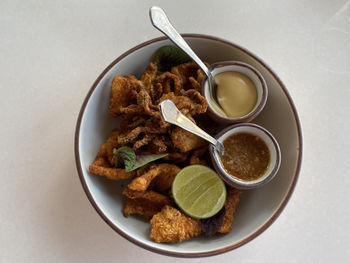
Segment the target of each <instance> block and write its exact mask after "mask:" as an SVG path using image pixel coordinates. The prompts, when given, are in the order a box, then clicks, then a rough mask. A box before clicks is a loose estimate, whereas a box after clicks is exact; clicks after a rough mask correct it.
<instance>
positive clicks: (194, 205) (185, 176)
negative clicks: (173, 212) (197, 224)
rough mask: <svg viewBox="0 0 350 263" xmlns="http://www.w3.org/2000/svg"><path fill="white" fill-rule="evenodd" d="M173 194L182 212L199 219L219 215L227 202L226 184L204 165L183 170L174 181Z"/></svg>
mask: <svg viewBox="0 0 350 263" xmlns="http://www.w3.org/2000/svg"><path fill="white" fill-rule="evenodd" d="M172 193H173V197H174V200H175V202H176V204H177V205H178V206H179V207H180V208H181V210H182V211H183V212H185V213H186V214H187V215H189V216H191V217H194V218H198V219H202V218H209V217H212V216H213V215H215V214H216V213H218V212H219V211H220V210H221V208H222V207H223V205H224V204H225V200H226V187H225V183H224V182H223V181H222V180H221V179H220V177H219V176H218V175H217V174H216V173H215V172H214V171H213V170H212V169H210V168H208V167H206V166H204V165H190V166H187V167H185V168H183V169H181V170H180V172H179V173H178V174H177V175H176V177H175V179H174V181H173V185H172Z"/></svg>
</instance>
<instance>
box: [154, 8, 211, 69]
mask: <svg viewBox="0 0 350 263" xmlns="http://www.w3.org/2000/svg"><path fill="white" fill-rule="evenodd" d="M149 15H150V18H151V22H152V25H153V26H154V27H155V28H157V29H158V30H159V31H161V32H162V33H163V34H164V35H166V36H168V37H169V38H170V40H171V41H173V42H174V43H175V44H176V45H177V46H178V47H179V48H181V49H182V50H183V51H184V52H185V53H186V54H187V55H189V56H190V57H191V58H192V59H193V60H194V62H196V63H197V65H198V66H199V67H200V68H201V69H202V70H203V71H204V73H205V74H206V75H207V76H211V73H210V71H209V70H208V68H207V66H206V65H205V64H204V63H203V62H202V60H201V59H200V58H199V57H198V56H197V55H196V54H195V53H194V52H193V50H192V49H191V48H190V47H189V45H188V44H187V43H186V41H185V40H184V39H183V38H182V36H181V35H180V34H179V33H178V32H177V31H176V29H175V28H174V27H173V26H172V24H171V23H170V22H169V19H168V17H167V15H166V14H165V12H164V10H163V9H162V8H160V7H158V6H152V7H151V8H150V10H149Z"/></svg>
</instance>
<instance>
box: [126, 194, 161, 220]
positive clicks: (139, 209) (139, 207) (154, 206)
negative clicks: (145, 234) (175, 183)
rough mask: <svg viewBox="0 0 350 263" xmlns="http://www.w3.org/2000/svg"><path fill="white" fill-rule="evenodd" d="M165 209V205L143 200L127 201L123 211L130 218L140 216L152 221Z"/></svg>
mask: <svg viewBox="0 0 350 263" xmlns="http://www.w3.org/2000/svg"><path fill="white" fill-rule="evenodd" d="M163 207H164V204H163V203H157V202H152V201H149V200H146V199H143V198H136V199H130V198H127V199H126V203H125V206H124V209H123V214H124V216H125V217H128V216H129V215H131V214H138V215H142V216H144V217H146V218H147V219H151V218H152V216H154V215H155V214H157V213H158V212H160V211H161V210H162V208H163Z"/></svg>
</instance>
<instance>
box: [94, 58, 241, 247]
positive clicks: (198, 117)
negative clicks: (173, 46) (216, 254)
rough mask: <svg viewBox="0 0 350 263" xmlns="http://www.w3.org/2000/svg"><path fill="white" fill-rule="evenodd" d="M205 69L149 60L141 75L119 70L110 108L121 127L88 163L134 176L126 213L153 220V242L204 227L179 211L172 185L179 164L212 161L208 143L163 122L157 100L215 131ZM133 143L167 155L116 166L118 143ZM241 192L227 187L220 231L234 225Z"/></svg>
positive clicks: (118, 175)
mask: <svg viewBox="0 0 350 263" xmlns="http://www.w3.org/2000/svg"><path fill="white" fill-rule="evenodd" d="M203 74H204V73H203V71H201V70H200V69H199V67H198V66H197V65H196V64H195V63H194V62H188V63H184V64H180V65H177V66H174V67H172V68H171V70H170V71H167V72H161V71H159V70H158V67H157V65H156V63H153V62H151V63H150V64H149V65H148V66H147V68H146V71H145V72H144V73H143V74H142V76H141V78H140V79H137V78H136V77H135V76H132V75H127V76H116V77H115V78H114V79H113V82H112V87H111V93H110V104H109V114H110V115H111V116H112V117H116V118H121V122H120V127H119V128H116V129H115V130H113V131H112V133H111V134H110V136H109V137H108V139H107V140H106V142H105V143H104V144H103V145H102V146H101V148H100V151H99V152H98V154H97V156H96V159H95V160H94V162H93V163H92V164H91V165H90V166H89V171H90V172H91V173H92V174H96V175H100V176H105V177H107V178H108V179H111V180H122V179H130V178H133V180H131V182H130V183H129V184H128V185H127V186H126V187H125V189H124V191H123V195H124V196H125V197H126V202H125V205H124V209H123V214H124V216H125V217H128V216H130V215H132V214H137V215H140V216H143V217H144V218H146V219H147V220H150V223H151V225H152V228H151V232H150V237H151V238H152V239H153V240H154V241H155V242H182V241H184V240H187V239H189V238H191V237H195V236H198V235H200V234H202V233H204V232H202V225H203V221H201V220H198V219H194V218H191V217H189V216H187V215H185V214H184V213H183V212H181V211H180V210H179V209H178V208H177V206H176V205H175V203H174V200H173V199H172V195H171V185H172V182H173V180H174V178H175V176H176V174H177V173H178V172H179V170H180V169H181V168H183V167H185V166H187V165H191V164H202V165H207V166H210V162H209V161H208V144H207V142H206V141H204V140H203V139H201V138H199V137H197V136H196V135H193V134H192V133H189V132H187V131H185V130H183V129H181V128H179V127H176V126H173V125H170V124H168V123H166V122H163V121H162V120H161V117H160V111H159V106H158V104H159V103H160V102H161V101H163V100H166V99H170V100H172V101H173V102H174V103H175V105H176V106H177V108H178V109H179V110H180V111H181V112H182V113H183V114H184V115H186V116H187V117H188V118H189V119H190V120H191V121H193V122H194V123H196V124H197V125H198V126H200V127H201V128H202V129H204V130H205V131H207V132H208V133H210V134H213V133H214V132H215V125H213V124H211V122H210V120H209V118H208V117H207V115H206V111H207V106H208V104H207V101H206V100H205V98H204V97H203V96H202V95H201V93H200V89H201V83H202V79H203ZM125 146H126V147H130V148H132V149H133V150H134V151H135V153H136V154H137V153H151V154H162V153H167V154H168V155H167V156H166V157H164V158H162V159H160V160H157V161H154V162H152V163H149V164H147V165H145V166H142V167H140V168H138V169H137V170H133V171H130V172H126V171H125V169H124V168H116V161H115V156H114V154H113V151H114V149H118V148H120V147H125ZM239 198H240V192H239V191H237V190H236V189H233V188H230V187H227V199H226V203H225V207H224V208H223V209H224V210H223V220H221V221H222V222H221V223H220V226H218V227H217V232H219V233H227V232H229V231H230V230H231V225H232V222H233V217H234V213H235V209H236V206H237V204H238V202H239Z"/></svg>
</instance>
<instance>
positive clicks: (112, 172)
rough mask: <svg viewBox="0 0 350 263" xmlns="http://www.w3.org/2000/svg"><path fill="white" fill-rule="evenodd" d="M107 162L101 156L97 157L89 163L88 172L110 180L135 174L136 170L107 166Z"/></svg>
mask: <svg viewBox="0 0 350 263" xmlns="http://www.w3.org/2000/svg"><path fill="white" fill-rule="evenodd" d="M108 165H109V164H108V163H107V162H106V160H104V159H103V158H102V157H97V158H96V160H95V161H94V162H93V163H92V164H90V166H89V172H90V173H92V174H96V175H101V176H105V177H107V178H108V179H111V180H122V179H129V178H132V177H134V176H135V174H136V171H131V172H126V171H125V169H121V168H115V167H108Z"/></svg>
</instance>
